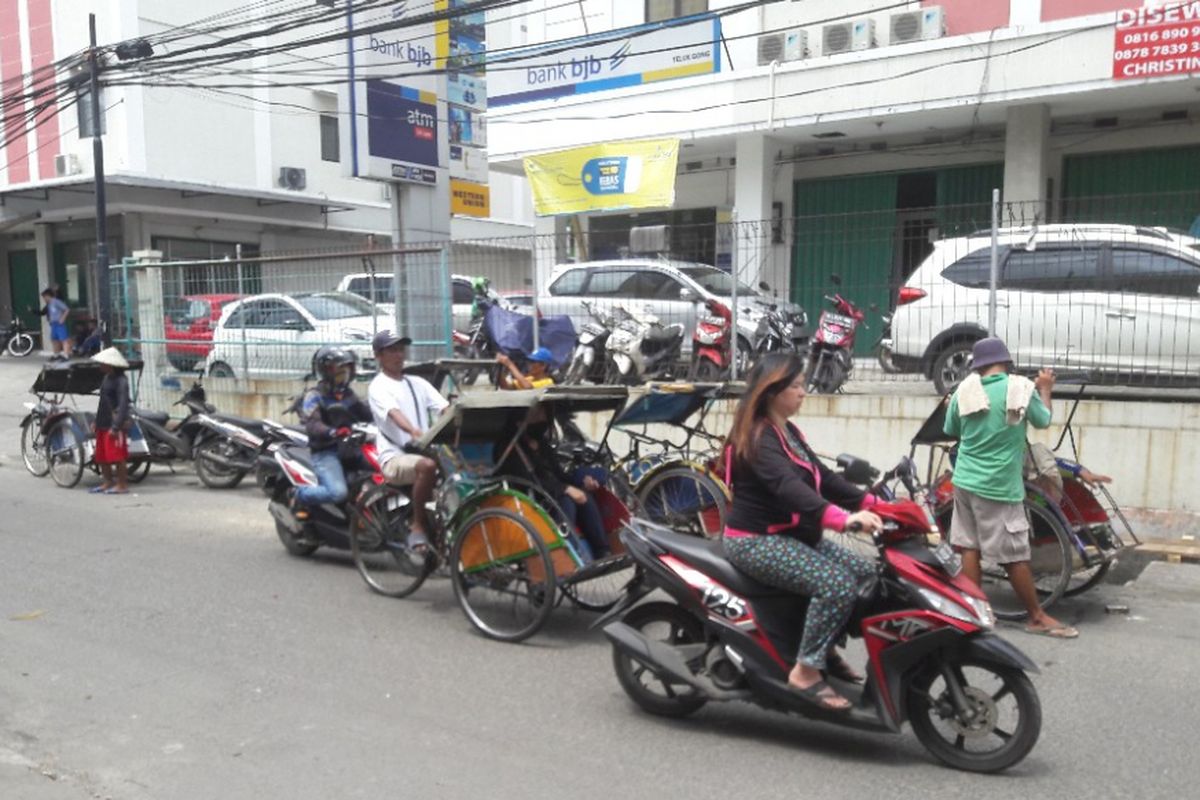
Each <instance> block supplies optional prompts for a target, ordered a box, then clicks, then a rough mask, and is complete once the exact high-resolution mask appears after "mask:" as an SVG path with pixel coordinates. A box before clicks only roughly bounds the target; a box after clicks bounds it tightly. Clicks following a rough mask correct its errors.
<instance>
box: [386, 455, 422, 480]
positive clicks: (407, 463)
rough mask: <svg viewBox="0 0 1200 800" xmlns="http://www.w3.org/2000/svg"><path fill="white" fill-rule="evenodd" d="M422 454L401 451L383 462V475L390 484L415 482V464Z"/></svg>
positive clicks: (420, 459)
mask: <svg viewBox="0 0 1200 800" xmlns="http://www.w3.org/2000/svg"><path fill="white" fill-rule="evenodd" d="M423 458H424V456H419V455H417V454H415V453H401V454H400V455H397V456H392V457H391V458H389V459H388V460H387V461H385V462H383V468H382V469H383V477H385V478H387V481H388V483H390V484H391V485H392V486H412V485H413V484H414V483H416V482H417V465H418V464H420V463H421V461H422V459H423Z"/></svg>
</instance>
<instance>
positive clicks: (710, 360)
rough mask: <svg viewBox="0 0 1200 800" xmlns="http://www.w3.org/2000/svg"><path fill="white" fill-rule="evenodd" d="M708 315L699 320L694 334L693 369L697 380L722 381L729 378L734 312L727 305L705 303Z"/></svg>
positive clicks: (691, 377) (712, 302)
mask: <svg viewBox="0 0 1200 800" xmlns="http://www.w3.org/2000/svg"><path fill="white" fill-rule="evenodd" d="M704 305H705V308H706V309H707V310H708V313H707V314H702V315H700V317H699V318H698V319H697V320H696V329H695V330H694V331H693V332H692V369H691V374H690V379H691V380H694V381H722V380H725V379H726V378H727V377H729V362H730V359H731V358H732V353H733V350H732V348H731V347H730V343H731V341H732V335H731V334H732V333H733V312H731V311H730V310H729V307H728V306H726V305H725V304H724V303H719V302H717V301H716V300H713V299H711V298H710V299H708V300H705V301H704Z"/></svg>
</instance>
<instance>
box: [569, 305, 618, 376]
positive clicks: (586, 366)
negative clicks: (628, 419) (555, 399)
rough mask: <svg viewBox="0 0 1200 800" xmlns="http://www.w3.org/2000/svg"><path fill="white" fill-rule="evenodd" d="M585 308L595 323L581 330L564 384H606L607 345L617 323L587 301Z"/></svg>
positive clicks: (586, 323)
mask: <svg viewBox="0 0 1200 800" xmlns="http://www.w3.org/2000/svg"><path fill="white" fill-rule="evenodd" d="M583 307H584V308H585V309H587V312H588V313H589V314H591V316H592V319H593V320H595V321H594V322H585V323H583V327H581V328H580V329H579V343H578V344H576V345H575V353H574V355H572V356H571V364H570V366H568V367H567V374H566V377H565V378H564V379H563V382H564V383H567V384H573V385H578V384H582V383H583V382H584V381H585V380H589V381H591V382H592V383H604V374H605V357H604V354H605V345H606V344H607V343H608V337H609V336H610V335H611V334H612V331H613V328H615V327H616V322H615V321H614V320H613V318H612V316H611V315H609V314H606V313H604V311H603V310H601V309H598V308H596V307H595V306H593V305H592V304H591V303H590V302H588V301H587V300H584V301H583Z"/></svg>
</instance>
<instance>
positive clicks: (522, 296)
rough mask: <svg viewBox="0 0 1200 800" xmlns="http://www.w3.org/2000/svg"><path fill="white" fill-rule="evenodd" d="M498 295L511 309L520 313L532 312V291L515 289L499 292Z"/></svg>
mask: <svg viewBox="0 0 1200 800" xmlns="http://www.w3.org/2000/svg"><path fill="white" fill-rule="evenodd" d="M500 297H501V298H502V299H503V300H504V303H505V304H506V305H507V306H508V307H509V308H510V309H512V310H513V311H520V312H521V313H522V314H532V313H533V292H530V291H526V290H524V289H516V290H510V291H506V292H500Z"/></svg>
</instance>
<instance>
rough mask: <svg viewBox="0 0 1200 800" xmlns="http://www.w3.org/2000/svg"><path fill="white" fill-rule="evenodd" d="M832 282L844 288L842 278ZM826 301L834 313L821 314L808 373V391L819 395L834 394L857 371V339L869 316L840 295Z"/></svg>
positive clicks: (805, 377) (833, 278) (811, 348)
mask: <svg viewBox="0 0 1200 800" xmlns="http://www.w3.org/2000/svg"><path fill="white" fill-rule="evenodd" d="M831 280H832V281H833V285H834V286H841V285H842V279H841V278H840V277H838V276H837V275H834V276H832V277H831ZM825 299H826V300H828V301H829V302H830V303H831V304H832V305H833V308H834V310H833V311H830V310H828V309H825V310H823V311H822V312H821V319H820V322H818V323H817V332H816V334H815V335H814V336H813V339H812V346H811V347H810V348H809V351H808V366H807V368H806V369H805V373H804V381H805V386H806V388H807V390H808V391H809V392H815V393H817V394H833V393H834V392H836V391H838V390H839V389H841V388H842V385H843V384H845V383H846V381H847V380H848V379H849V377H850V372H851V371H852V370H853V369H854V337H855V334H856V332H857V331H858V326H859V325H861V324H862V321H863V319H865V317H866V315H865V314H864V313H863V312H862V310H861V309H859V308H858V307H857V306H855V305H854V304H853V303H851V302H850V301H849V300H847V299H846V298H844V297H842V296H841V295H840V294H834V295H833V296H832V297H830V296H829V295H826V296H825ZM863 327H864V328H865V327H866V325H863Z"/></svg>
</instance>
